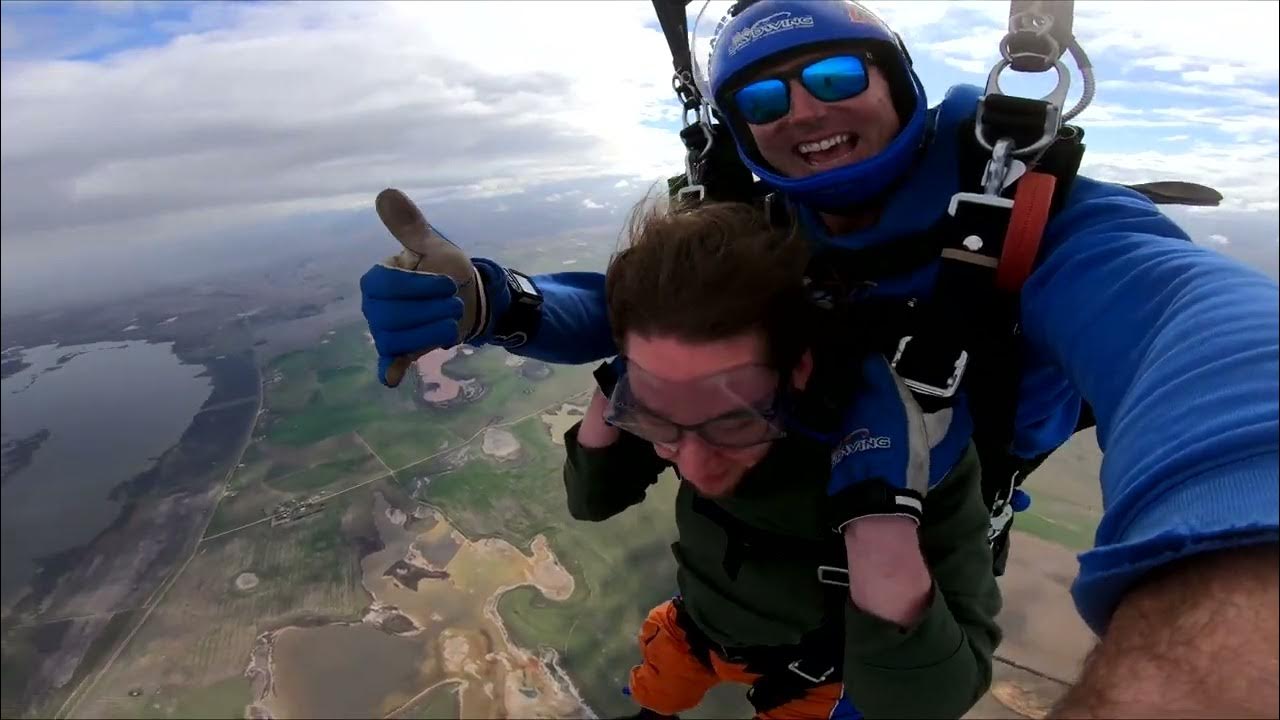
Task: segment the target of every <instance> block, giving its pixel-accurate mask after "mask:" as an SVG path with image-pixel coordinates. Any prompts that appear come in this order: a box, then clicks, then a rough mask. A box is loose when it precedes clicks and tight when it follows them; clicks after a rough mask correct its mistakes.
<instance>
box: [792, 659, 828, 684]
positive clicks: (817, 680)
mask: <svg viewBox="0 0 1280 720" xmlns="http://www.w3.org/2000/svg"><path fill="white" fill-rule="evenodd" d="M799 665H800V661H799V660H794V661H792V663H791V664H790V665H788V666H787V669H788V670H790V671H791V672H793V673H795V674H797V675H799V676H800V677H802V678H804V679H805V680H808V681H809V682H811V683H813V684H814V685H821V684H822V683H823V682H824V681H826V679H827V678H829V677H831V673H833V672H835V671H836V669H835V667H834V666H833V667H829V668H827V671H826V672H824V673H822V675H820V676H818V677H814V676H812V675H810V674H808V673H806V672H805V671H803V670H801V669H800V667H799Z"/></svg>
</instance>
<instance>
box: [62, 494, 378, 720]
mask: <svg viewBox="0 0 1280 720" xmlns="http://www.w3.org/2000/svg"><path fill="white" fill-rule="evenodd" d="M376 487H379V485H378V484H374V485H370V486H369V487H367V488H361V489H360V490H358V491H355V492H350V493H346V494H344V495H341V496H339V497H336V498H333V499H331V500H329V501H328V502H327V504H326V507H325V509H324V510H323V511H322V512H320V513H319V514H317V515H313V516H311V517H308V518H305V519H302V520H299V521H298V522H296V523H294V524H291V525H286V526H280V527H275V528H273V527H271V526H270V525H269V524H267V523H264V524H261V525H256V526H253V527H251V528H247V529H245V530H242V531H240V532H237V533H234V534H232V535H228V536H226V537H223V538H219V539H216V540H211V541H208V542H205V543H204V544H202V545H201V548H200V550H199V552H198V553H197V554H196V556H195V557H194V558H193V559H192V561H191V563H190V564H189V565H188V566H187V568H186V570H185V571H184V572H183V573H182V575H181V576H179V577H178V579H177V581H176V582H175V583H174V585H173V587H171V588H170V589H169V591H168V593H167V594H166V595H165V597H164V598H163V600H162V602H161V603H160V604H159V605H158V606H157V607H156V608H155V610H154V611H153V612H152V613H151V614H150V616H149V617H148V618H147V621H146V623H145V624H144V625H143V626H142V628H141V629H140V630H139V631H138V633H137V635H135V636H134V638H133V640H132V641H131V642H130V644H129V645H128V647H127V648H126V649H125V650H124V652H123V653H122V654H121V655H120V656H119V658H117V660H116V661H115V663H114V664H113V665H112V666H111V667H110V668H109V669H108V671H107V672H106V673H105V674H104V675H103V676H102V678H101V680H100V681H99V682H98V683H97V684H96V685H95V686H94V688H93V690H92V692H91V693H90V694H89V695H88V696H87V697H85V698H84V699H83V701H82V703H81V704H80V706H79V708H78V709H77V712H76V715H77V716H79V717H121V718H123V717H165V718H169V717H172V718H178V717H201V718H237V717H243V716H244V709H245V706H246V705H247V704H249V702H250V701H251V695H250V692H249V683H248V680H247V679H246V678H245V677H244V670H245V667H246V665H247V664H248V661H249V654H250V651H251V650H252V648H253V646H254V639H255V638H256V637H257V635H258V634H259V633H261V632H263V631H265V630H269V629H273V628H278V627H281V626H284V625H288V624H293V623H296V622H299V621H305V620H306V619H307V618H315V617H323V618H334V619H337V618H343V619H354V618H355V617H356V616H357V615H358V613H359V612H360V610H361V609H362V608H364V607H365V606H366V605H367V604H368V601H369V596H368V594H367V593H366V592H365V590H364V587H363V585H362V584H361V575H360V565H359V558H358V552H357V549H356V548H357V547H358V546H359V543H360V538H361V537H365V536H367V535H368V533H369V529H370V528H369V527H368V517H369V515H370V513H371V510H372V493H371V490H372V489H374V488H376ZM392 487H393V486H392ZM246 572H248V573H253V574H254V575H255V576H257V578H258V584H257V586H256V587H254V588H252V589H250V590H241V589H239V588H237V587H236V585H235V580H236V578H237V576H239V575H240V574H241V573H246ZM130 691H141V695H139V696H137V697H134V696H132V695H131V694H130Z"/></svg>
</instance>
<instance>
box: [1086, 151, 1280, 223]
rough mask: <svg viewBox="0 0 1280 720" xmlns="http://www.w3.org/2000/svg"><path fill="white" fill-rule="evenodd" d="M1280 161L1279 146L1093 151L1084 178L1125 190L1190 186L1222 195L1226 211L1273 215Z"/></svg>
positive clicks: (1279, 198) (1278, 203) (1279, 191)
mask: <svg viewBox="0 0 1280 720" xmlns="http://www.w3.org/2000/svg"><path fill="white" fill-rule="evenodd" d="M1278 159H1280V154H1278V153H1277V148H1276V145H1275V144H1274V143H1267V142H1254V143H1236V144H1216V143H1206V142H1196V143H1192V144H1190V146H1186V145H1183V146H1180V147H1178V148H1177V149H1176V150H1163V149H1162V150H1143V151H1138V152H1132V151H1115V152H1108V151H1104V150H1099V149H1096V148H1091V149H1090V150H1089V151H1088V152H1086V153H1085V154H1084V161H1083V162H1082V163H1081V172H1082V173H1084V174H1086V175H1088V176H1090V177H1095V178H1097V179H1099V180H1108V181H1112V182H1119V183H1124V184H1132V183H1138V182H1152V181H1156V180H1187V181H1190V182H1196V183H1201V184H1203V185H1208V186H1209V187H1212V188H1215V189H1217V190H1218V191H1219V192H1221V193H1222V195H1223V201H1222V208H1223V209H1225V210H1240V211H1252V212H1261V213H1274V212H1276V210H1277V209H1280V175H1278V174H1277V170H1276V163H1277V160H1278ZM1205 212H1215V210H1213V209H1208V210H1205Z"/></svg>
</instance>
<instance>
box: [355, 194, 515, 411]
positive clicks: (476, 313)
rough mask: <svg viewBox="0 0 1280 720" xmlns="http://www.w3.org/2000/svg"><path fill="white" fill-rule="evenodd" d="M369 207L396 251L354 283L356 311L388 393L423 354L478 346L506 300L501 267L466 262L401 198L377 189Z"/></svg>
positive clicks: (508, 301)
mask: <svg viewBox="0 0 1280 720" xmlns="http://www.w3.org/2000/svg"><path fill="white" fill-rule="evenodd" d="M375 206H376V208H377V211H378V217H379V218H381V220H382V223H383V225H385V226H386V227H387V229H388V230H389V231H390V232H391V234H392V235H394V236H395V238H396V239H397V240H399V241H400V244H401V245H402V246H403V249H402V250H401V251H400V253H399V254H397V255H393V256H391V257H389V258H387V259H386V260H384V261H383V262H382V263H381V264H379V265H375V266H373V267H372V268H370V269H369V271H368V272H366V273H365V274H364V275H363V276H362V277H361V278H360V296H361V305H360V310H361V312H363V313H364V317H365V320H366V321H367V322H368V323H369V334H370V335H372V336H373V343H374V346H375V347H376V348H377V351H378V380H379V381H380V382H381V383H382V384H383V385H386V386H387V387H395V386H397V385H399V384H400V381H401V380H402V379H404V375H405V372H406V371H407V370H408V369H409V366H410V365H411V364H412V363H413V361H415V360H417V359H418V358H419V357H422V356H423V355H424V354H426V353H428V352H431V351H432V350H437V349H439V348H448V347H452V346H454V345H455V344H457V343H459V342H472V343H475V344H482V343H483V342H485V340H486V339H487V337H488V333H489V332H490V326H491V325H492V323H491V322H490V319H491V318H493V317H497V316H500V314H501V313H502V312H505V310H506V307H507V306H508V305H510V302H511V300H510V293H509V291H508V290H507V286H506V279H505V273H504V271H503V270H502V268H500V267H498V266H497V265H495V264H494V263H492V262H488V261H480V262H483V263H487V264H486V265H484V266H483V267H480V266H477V264H476V263H473V262H472V261H471V259H470V258H468V257H467V256H466V254H465V253H463V252H462V250H461V249H460V248H459V247H458V246H457V245H454V244H453V243H452V242H450V241H449V239H448V238H446V237H445V236H444V235H441V234H440V233H439V232H438V231H437V230H436V229H435V228H433V227H432V226H431V224H430V223H428V222H427V220H426V218H425V217H423V215H422V212H421V211H420V210H418V208H417V206H416V205H414V204H413V201H412V200H410V199H409V198H408V197H407V196H406V195H405V194H404V193H402V192H400V191H399V190H395V189H392V188H388V189H386V190H383V191H382V192H381V193H379V194H378V197H377V200H376V202H375Z"/></svg>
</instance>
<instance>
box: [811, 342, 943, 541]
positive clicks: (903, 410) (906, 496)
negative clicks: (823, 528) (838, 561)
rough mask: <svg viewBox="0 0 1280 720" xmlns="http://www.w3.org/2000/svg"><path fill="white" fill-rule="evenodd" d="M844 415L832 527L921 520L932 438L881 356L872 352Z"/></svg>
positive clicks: (834, 464)
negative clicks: (875, 518)
mask: <svg viewBox="0 0 1280 720" xmlns="http://www.w3.org/2000/svg"><path fill="white" fill-rule="evenodd" d="M859 372H860V373H861V377H860V379H859V383H858V386H857V387H858V389H857V392H856V393H855V394H854V396H853V399H852V401H851V403H850V406H849V408H848V410H847V413H846V415H845V421H844V424H843V427H844V437H843V439H842V440H841V441H840V442H839V443H838V444H837V445H836V447H835V450H833V451H832V454H831V480H830V481H829V483H828V484H827V495H828V496H830V497H831V500H832V502H831V504H830V506H829V512H830V513H831V525H832V528H833V529H834V530H836V531H837V532H843V531H844V528H845V526H846V525H848V524H849V523H850V522H852V521H854V520H856V519H858V518H861V517H868V516H872V515H902V516H905V517H909V518H912V519H913V520H915V521H916V522H917V523H919V522H920V519H921V516H922V515H923V512H924V496H925V494H926V493H927V492H928V491H929V437H928V434H927V432H926V430H925V422H924V414H923V413H922V412H921V410H920V406H919V404H917V403H916V401H915V399H914V398H913V397H911V391H910V390H908V389H907V387H906V385H904V384H903V383H902V381H901V380H900V379H899V378H898V376H897V375H896V374H895V373H894V372H893V369H892V368H890V367H889V362H888V360H886V359H885V358H884V356H883V355H881V354H879V353H868V354H867V355H866V357H865V358H864V359H863V360H862V363H861V365H860V367H859Z"/></svg>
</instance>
